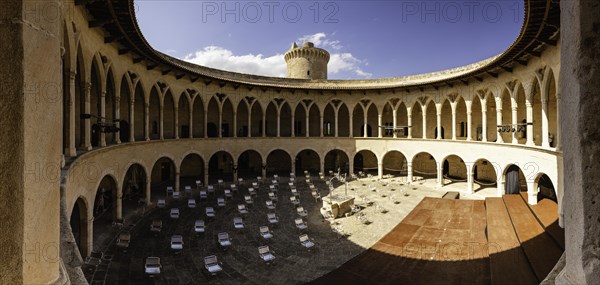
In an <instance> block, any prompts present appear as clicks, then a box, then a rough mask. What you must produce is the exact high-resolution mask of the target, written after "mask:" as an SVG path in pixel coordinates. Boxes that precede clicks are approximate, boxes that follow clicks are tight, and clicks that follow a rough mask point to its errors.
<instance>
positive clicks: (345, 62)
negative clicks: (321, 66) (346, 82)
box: [327, 53, 373, 78]
mask: <svg viewBox="0 0 600 285" xmlns="http://www.w3.org/2000/svg"><path fill="white" fill-rule="evenodd" d="M363 64H364V65H366V64H365V63H364V62H363V61H362V60H360V59H358V58H356V57H354V56H353V55H352V54H351V53H334V54H332V55H331V58H330V59H329V65H328V66H327V69H328V71H329V73H331V74H338V73H341V72H351V73H354V74H355V75H357V76H358V77H361V78H371V76H373V74H372V73H368V72H365V71H363V70H362V69H361V68H360V66H361V65H363Z"/></svg>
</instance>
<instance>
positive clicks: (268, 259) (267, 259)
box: [258, 245, 275, 263]
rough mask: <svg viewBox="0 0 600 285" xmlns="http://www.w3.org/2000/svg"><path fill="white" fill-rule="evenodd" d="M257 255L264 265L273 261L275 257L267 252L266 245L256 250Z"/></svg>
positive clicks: (267, 247) (269, 251)
mask: <svg viewBox="0 0 600 285" xmlns="http://www.w3.org/2000/svg"><path fill="white" fill-rule="evenodd" d="M258 255H259V256H260V258H261V259H262V260H264V261H265V262H266V263H270V262H272V261H273V260H275V256H274V255H273V254H272V253H271V250H269V246H266V245H264V246H261V247H259V248H258Z"/></svg>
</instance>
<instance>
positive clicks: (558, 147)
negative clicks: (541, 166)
mask: <svg viewBox="0 0 600 285" xmlns="http://www.w3.org/2000/svg"><path fill="white" fill-rule="evenodd" d="M559 91H560V90H556V98H557V99H556V112H557V114H556V126H557V128H556V135H554V147H555V148H556V151H562V146H561V142H560V141H561V137H562V134H561V133H562V130H561V128H560V121H561V115H560V113H561V111H560V104H561V103H560V100H559V98H560V95H559V94H560V92H559Z"/></svg>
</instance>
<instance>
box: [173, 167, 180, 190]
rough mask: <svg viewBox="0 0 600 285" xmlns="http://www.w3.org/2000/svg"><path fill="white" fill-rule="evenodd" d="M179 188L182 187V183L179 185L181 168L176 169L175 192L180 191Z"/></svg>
mask: <svg viewBox="0 0 600 285" xmlns="http://www.w3.org/2000/svg"><path fill="white" fill-rule="evenodd" d="M179 188H180V185H179V170H175V187H174V191H175V192H180V191H179V190H180V189H179Z"/></svg>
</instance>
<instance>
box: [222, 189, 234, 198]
mask: <svg viewBox="0 0 600 285" xmlns="http://www.w3.org/2000/svg"><path fill="white" fill-rule="evenodd" d="M224 193H225V198H227V199H231V198H232V197H233V194H231V190H229V189H225V191H224Z"/></svg>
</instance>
